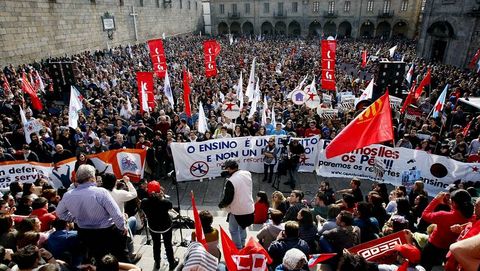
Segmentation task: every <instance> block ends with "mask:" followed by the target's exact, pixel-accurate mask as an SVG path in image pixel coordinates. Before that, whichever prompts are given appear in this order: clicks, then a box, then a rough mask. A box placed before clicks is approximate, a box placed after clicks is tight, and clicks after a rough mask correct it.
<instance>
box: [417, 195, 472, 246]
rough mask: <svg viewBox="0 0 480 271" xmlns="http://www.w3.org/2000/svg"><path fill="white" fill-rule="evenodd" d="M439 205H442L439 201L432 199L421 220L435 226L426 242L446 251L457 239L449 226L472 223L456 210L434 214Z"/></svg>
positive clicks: (470, 219)
mask: <svg viewBox="0 0 480 271" xmlns="http://www.w3.org/2000/svg"><path fill="white" fill-rule="evenodd" d="M440 203H442V202H441V201H440V200H438V199H433V200H432V201H431V202H430V204H428V206H427V208H425V210H424V211H423V214H422V218H423V219H424V220H425V221H427V222H429V223H433V224H437V227H436V228H435V230H434V231H433V232H432V234H431V235H430V237H429V238H428V241H429V242H430V243H431V244H433V245H435V246H436V247H438V248H444V249H448V248H449V247H450V245H451V244H452V243H454V242H455V241H456V240H457V238H458V234H457V233H454V232H452V231H451V230H450V226H452V225H455V224H460V225H461V224H465V223H467V222H469V221H472V218H465V217H464V216H463V215H462V213H460V212H459V211H457V210H452V211H449V212H445V211H440V212H434V210H435V208H436V207H437V206H438V205H439V204H440Z"/></svg>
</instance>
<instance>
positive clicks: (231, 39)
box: [229, 34, 233, 45]
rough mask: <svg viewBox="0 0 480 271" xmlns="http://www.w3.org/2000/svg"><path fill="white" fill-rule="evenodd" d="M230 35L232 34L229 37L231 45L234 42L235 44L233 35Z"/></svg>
mask: <svg viewBox="0 0 480 271" xmlns="http://www.w3.org/2000/svg"><path fill="white" fill-rule="evenodd" d="M229 36H230V37H229V41H230V45H232V44H233V35H232V34H230V35H229Z"/></svg>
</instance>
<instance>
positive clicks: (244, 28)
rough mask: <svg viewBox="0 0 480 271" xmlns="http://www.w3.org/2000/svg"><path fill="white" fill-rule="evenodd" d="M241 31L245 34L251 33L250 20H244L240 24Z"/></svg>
mask: <svg viewBox="0 0 480 271" xmlns="http://www.w3.org/2000/svg"><path fill="white" fill-rule="evenodd" d="M242 33H243V34H246V35H253V34H254V33H253V24H252V23H251V22H248V21H247V22H244V23H243V26H242Z"/></svg>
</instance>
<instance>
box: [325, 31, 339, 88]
mask: <svg viewBox="0 0 480 271" xmlns="http://www.w3.org/2000/svg"><path fill="white" fill-rule="evenodd" d="M336 49H337V41H336V40H322V88H323V89H326V90H335V89H336V87H335V60H336V52H335V51H336Z"/></svg>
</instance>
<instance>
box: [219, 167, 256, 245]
mask: <svg viewBox="0 0 480 271" xmlns="http://www.w3.org/2000/svg"><path fill="white" fill-rule="evenodd" d="M223 167H224V169H225V171H223V172H222V177H228V176H229V178H227V182H226V183H225V190H224V195H223V199H222V200H221V201H220V203H219V204H218V207H219V208H225V209H227V210H228V216H227V222H228V229H229V231H230V235H231V236H232V240H233V242H234V243H235V246H236V247H237V248H238V249H241V248H243V246H245V239H246V237H247V231H246V227H248V226H250V225H252V224H253V219H254V202H253V198H252V174H251V173H250V172H248V171H245V170H239V169H238V163H237V162H236V161H235V160H227V161H225V163H224V165H223Z"/></svg>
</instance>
